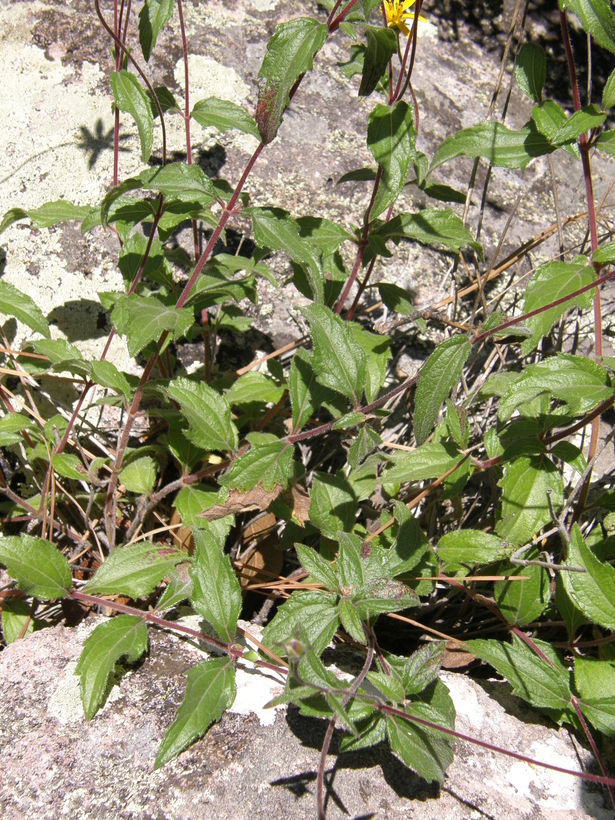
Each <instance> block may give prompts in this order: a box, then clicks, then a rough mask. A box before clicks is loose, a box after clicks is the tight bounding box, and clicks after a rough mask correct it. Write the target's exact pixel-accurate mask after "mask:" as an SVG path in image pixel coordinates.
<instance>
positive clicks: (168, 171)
mask: <svg viewBox="0 0 615 820" xmlns="http://www.w3.org/2000/svg"><path fill="white" fill-rule="evenodd" d="M141 177H142V178H141V185H140V186H137V187H142V188H145V190H147V191H157V192H158V193H160V194H164V196H165V197H169V198H173V199H178V200H180V201H181V202H198V203H199V204H200V205H201V206H202V207H205V206H207V205H209V204H210V203H211V202H213V200H214V199H216V196H217V193H216V189H215V188H214V186H213V183H212V181H211V180H210V179H209V177H207V176H205V174H204V172H203V170H202V169H201V168H200V167H199V166H198V165H187V164H186V163H185V162H169V163H168V164H167V165H163V166H162V167H161V168H154V169H153V170H150V169H148V170H147V171H145V172H144V173H143V174H142V175H141Z"/></svg>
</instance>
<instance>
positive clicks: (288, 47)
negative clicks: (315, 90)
mask: <svg viewBox="0 0 615 820" xmlns="http://www.w3.org/2000/svg"><path fill="white" fill-rule="evenodd" d="M326 39H327V26H326V25H325V24H324V23H319V22H318V21H317V20H313V19H311V18H308V17H299V18H296V19H295V20H290V21H288V22H287V23H282V24H281V25H279V26H278V27H277V29H276V30H275V33H274V35H273V37H272V38H271V39H270V40H269V42H268V43H267V52H266V54H265V58H264V60H263V64H262V66H261V69H260V71H259V73H258V78H259V93H258V104H257V106H256V122H257V125H258V130H259V133H260V135H261V139H262V141H263V142H264V143H265V144H267V143H269V142H271V141H272V140H273V139H275V137H276V134H277V133H278V128H279V127H280V124H281V122H282V117H283V115H284V111H285V109H286V106H287V105H288V103H289V99H290V92H291V89H292V88H293V86H294V85H295V83H296V82H297V80H298V79H299V77H301V76H302V75H303V74H305V72H306V71H309V70H310V69H311V68H312V65H313V60H314V56H315V54H316V53H317V52H318V51H320V49H321V48H322V46H323V44H324V42H325V40H326Z"/></svg>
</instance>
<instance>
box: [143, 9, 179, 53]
mask: <svg viewBox="0 0 615 820" xmlns="http://www.w3.org/2000/svg"><path fill="white" fill-rule="evenodd" d="M174 5H175V0H145V2H144V3H143V8H142V9H141V11H140V12H139V43H140V45H141V51H142V52H143V56H144V57H145V61H146V62H148V61H149V58H150V56H151V53H152V49H153V48H154V46H155V45H156V40H157V39H158V35H159V34H160V32H161V30H162V29H163V28H164V27H165V26H166V24H167V23H168V22H169V20H170V19H171V16H172V14H173V6H174Z"/></svg>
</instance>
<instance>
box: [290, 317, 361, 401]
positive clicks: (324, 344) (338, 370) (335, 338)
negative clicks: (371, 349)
mask: <svg viewBox="0 0 615 820" xmlns="http://www.w3.org/2000/svg"><path fill="white" fill-rule="evenodd" d="M304 313H305V315H306V316H307V319H308V321H309V323H310V327H311V329H312V342H313V344H314V356H313V359H312V365H313V367H314V370H315V372H316V375H317V377H318V379H319V381H320V382H321V383H322V384H324V385H325V386H326V387H330V388H331V389H332V390H335V391H337V392H338V393H341V394H342V395H343V396H347V397H348V398H352V399H353V400H354V401H355V402H359V400H360V398H361V396H362V394H363V388H364V385H365V353H364V352H363V349H362V348H361V346H360V345H359V344H358V342H357V341H356V340H355V338H354V334H353V332H352V330H351V328H350V327H349V325H348V322H344V321H343V320H342V319H340V317H339V316H337V315H336V314H334V313H333V311H332V310H331V309H330V308H328V307H325V306H324V305H315V304H313V305H310V306H309V307H308V308H305V309H304Z"/></svg>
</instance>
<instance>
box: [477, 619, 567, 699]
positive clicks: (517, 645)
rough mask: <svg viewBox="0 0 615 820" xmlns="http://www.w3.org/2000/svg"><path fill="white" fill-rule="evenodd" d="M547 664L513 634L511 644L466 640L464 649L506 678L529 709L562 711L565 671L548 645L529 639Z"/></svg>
mask: <svg viewBox="0 0 615 820" xmlns="http://www.w3.org/2000/svg"><path fill="white" fill-rule="evenodd" d="M532 641H533V643H534V644H536V646H537V647H538V649H540V651H541V652H542V653H543V654H544V655H545V656H546V657H547V658H548V659H549V661H550V663H547V662H546V661H545V660H543V659H542V658H541V657H539V656H538V655H537V654H536V653H535V652H534V651H533V650H532V649H530V647H529V646H528V645H527V644H526V643H525V642H524V641H522V640H521V639H520V638H518V637H517V636H516V635H513V638H512V644H510V643H504V642H502V641H496V640H482V639H481V640H474V641H466V647H467V649H468V650H469V651H470V652H471V653H472V654H473V655H476V657H477V658H480V659H481V660H483V661H485V662H486V663H488V664H490V665H491V666H493V668H494V669H495V670H496V671H497V672H499V674H500V675H502V676H503V677H505V678H506V680H507V681H508V682H509V683H510V685H511V686H512V689H513V693H514V694H515V695H517V696H518V697H520V698H523V699H524V700H526V701H527V702H528V703H531V704H532V706H539V707H544V708H547V709H557V710H558V711H561V710H565V709H567V707H568V706H569V705H570V688H569V684H568V677H569V675H568V669H567V668H566V666H565V665H564V663H563V662H562V661H561V660H560V658H559V656H558V655H557V653H556V652H555V650H554V649H553V648H552V647H551V645H550V644H548V643H546V642H545V641H539V640H537V639H536V638H533V639H532Z"/></svg>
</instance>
